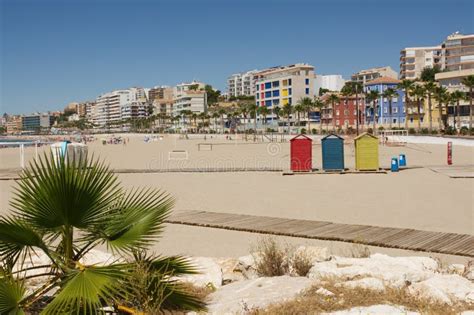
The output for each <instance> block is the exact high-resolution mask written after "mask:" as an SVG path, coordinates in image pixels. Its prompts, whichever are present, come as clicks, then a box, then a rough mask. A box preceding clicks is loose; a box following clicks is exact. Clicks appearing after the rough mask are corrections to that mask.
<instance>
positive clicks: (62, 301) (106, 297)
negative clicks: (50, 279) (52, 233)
mask: <svg viewBox="0 0 474 315" xmlns="http://www.w3.org/2000/svg"><path fill="white" fill-rule="evenodd" d="M127 269H128V267H127V265H123V264H117V265H111V266H104V267H96V266H88V267H82V268H79V269H74V270H71V271H69V273H68V274H67V275H66V277H65V279H64V280H63V281H62V284H61V286H62V288H61V290H60V292H59V293H58V294H57V295H56V296H55V298H54V299H53V301H52V302H51V303H50V304H48V306H47V307H46V308H45V309H44V311H43V314H64V313H68V314H69V313H84V314H86V313H87V314H96V313H97V312H98V310H99V309H100V308H101V307H103V306H104V304H106V303H111V302H112V301H115V300H116V299H118V298H120V297H121V296H122V292H123V290H122V288H121V283H123V279H125V278H126V276H127V274H128V271H127Z"/></svg>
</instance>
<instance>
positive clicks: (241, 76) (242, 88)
mask: <svg viewBox="0 0 474 315" xmlns="http://www.w3.org/2000/svg"><path fill="white" fill-rule="evenodd" d="M258 72H259V71H258V70H251V71H247V72H241V73H235V74H233V75H231V76H230V77H229V78H228V79H227V96H228V97H238V96H254V95H255V81H256V76H255V74H256V73H258Z"/></svg>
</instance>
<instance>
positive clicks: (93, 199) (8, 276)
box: [0, 155, 204, 314]
mask: <svg viewBox="0 0 474 315" xmlns="http://www.w3.org/2000/svg"><path fill="white" fill-rule="evenodd" d="M173 204H174V199H173V198H171V197H170V196H169V195H167V194H166V193H163V192H161V191H159V190H154V189H134V190H132V191H130V192H126V191H124V190H123V189H122V188H121V187H120V185H119V183H118V178H117V176H116V175H115V174H114V173H113V172H112V171H111V170H110V169H109V168H108V167H107V166H106V165H105V164H104V163H103V162H100V161H98V160H95V159H89V158H88V157H87V156H85V157H83V158H81V159H76V160H73V159H68V158H59V159H58V160H57V161H54V159H53V157H52V156H49V157H48V156H47V155H44V156H43V157H41V158H39V160H38V161H34V162H32V163H31V164H30V165H29V167H28V168H26V169H25V170H24V171H23V172H22V173H21V181H19V182H18V187H17V190H16V191H15V192H14V196H13V198H12V201H11V202H10V205H11V207H12V208H13V211H12V212H11V214H10V215H2V216H0V259H1V260H2V263H3V269H2V270H1V271H0V313H1V314H24V311H27V309H28V308H29V307H30V306H31V305H32V304H33V303H35V302H36V301H38V300H39V299H41V298H42V297H43V296H45V295H49V296H52V300H51V301H50V302H49V303H48V305H47V306H46V307H45V308H44V310H43V312H42V314H66V313H67V314H71V313H76V314H79V313H84V314H86V313H88V314H97V313H101V312H102V310H101V308H103V307H105V306H112V305H114V304H121V305H123V306H125V307H132V308H133V307H134V305H131V304H130V305H125V304H122V303H124V302H123V301H127V300H128V301H130V302H132V301H133V302H134V304H135V307H141V305H143V304H142V302H145V301H144V300H143V299H142V297H140V296H138V295H137V292H136V291H134V284H133V283H134V282H135V283H136V277H137V273H134V272H135V270H136V269H137V268H138V267H139V265H143V264H144V265H146V266H147V283H150V284H153V287H152V286H151V285H150V287H145V288H144V291H146V292H140V293H146V296H143V298H144V299H146V300H147V301H154V302H153V303H156V306H157V307H159V308H160V309H162V310H163V309H176V308H181V309H183V308H184V309H188V310H202V309H203V308H204V304H203V302H201V301H200V300H199V299H198V298H196V297H195V296H193V295H191V294H189V293H187V292H186V291H185V289H184V288H183V287H182V285H180V284H179V283H177V282H176V281H174V280H172V279H173V277H174V276H179V275H180V274H190V273H194V270H193V268H192V267H191V265H190V264H189V262H188V261H187V260H186V259H184V258H183V257H180V256H171V257H163V256H154V257H153V256H148V257H147V256H146V255H144V254H142V253H143V252H144V251H146V250H149V249H150V247H151V245H152V244H153V242H154V241H156V240H157V239H158V238H159V235H160V233H161V232H162V231H163V228H164V220H165V219H166V218H167V217H168V216H169V215H170V212H171V209H172V207H173ZM98 246H106V247H107V248H109V249H110V250H112V251H113V252H114V253H115V255H116V256H117V258H118V259H119V260H118V262H112V263H107V262H103V265H98V264H94V265H89V264H86V263H84V259H83V258H84V256H85V255H86V254H87V253H89V252H90V250H91V249H94V248H96V247H98ZM35 253H42V254H44V256H45V257H47V259H48V262H47V263H46V264H44V265H41V266H40V265H38V264H34V263H33V261H31V257H32V255H34V254H35ZM25 263H28V264H29V265H30V264H33V266H32V267H28V268H27V267H26V266H27V265H25ZM14 266H16V268H19V269H20V270H18V271H14V272H13V271H12V270H13V267H14ZM40 268H41V269H40ZM31 271H35V272H33V274H32V273H31ZM36 271H38V272H36ZM26 272H30V273H29V275H28V276H26V275H25V274H26ZM39 277H42V278H39ZM45 277H47V278H46V280H45ZM134 277H135V278H134ZM31 278H38V279H42V280H40V281H41V282H42V286H41V287H40V288H39V289H32V290H26V289H25V287H24V286H23V281H25V280H26V279H31ZM56 288H58V289H56ZM116 311H117V310H116ZM145 311H146V310H145ZM133 312H134V313H141V310H133Z"/></svg>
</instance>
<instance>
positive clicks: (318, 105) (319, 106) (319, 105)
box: [313, 97, 324, 134]
mask: <svg viewBox="0 0 474 315" xmlns="http://www.w3.org/2000/svg"><path fill="white" fill-rule="evenodd" d="M313 104H314V108H316V109H318V110H319V134H322V131H323V113H322V109H323V107H324V102H323V101H322V100H321V99H320V98H319V97H317V98H315V99H314V102H313Z"/></svg>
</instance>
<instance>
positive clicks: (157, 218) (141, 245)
mask: <svg viewBox="0 0 474 315" xmlns="http://www.w3.org/2000/svg"><path fill="white" fill-rule="evenodd" d="M173 204H174V199H173V198H171V197H170V196H169V195H167V194H165V193H162V192H160V191H157V190H153V189H140V190H134V191H131V192H129V193H127V194H124V195H123V196H122V198H120V200H118V202H117V204H116V205H115V207H114V208H113V209H112V210H111V211H109V213H108V214H107V215H104V216H103V222H102V224H101V225H99V226H98V227H96V228H95V229H94V230H92V231H91V233H92V234H91V235H92V236H93V235H95V234H97V233H100V234H101V235H102V238H103V239H104V241H106V243H107V245H108V247H109V248H111V249H112V250H117V251H125V252H128V253H132V252H133V251H134V250H140V249H146V248H147V247H148V246H149V245H150V243H151V242H153V241H156V240H157V238H158V236H159V234H160V233H161V232H162V230H163V224H164V220H165V219H166V218H167V217H168V216H169V214H170V212H171V209H172V207H173ZM97 228H98V229H97Z"/></svg>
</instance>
